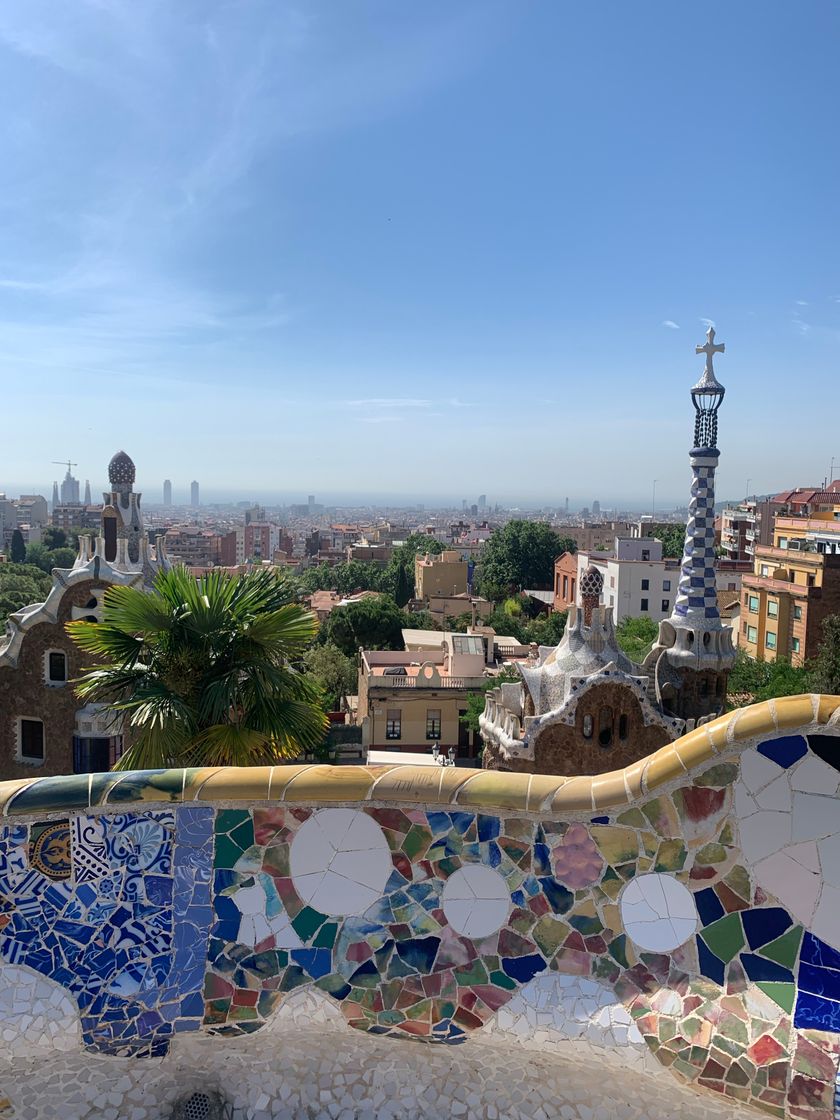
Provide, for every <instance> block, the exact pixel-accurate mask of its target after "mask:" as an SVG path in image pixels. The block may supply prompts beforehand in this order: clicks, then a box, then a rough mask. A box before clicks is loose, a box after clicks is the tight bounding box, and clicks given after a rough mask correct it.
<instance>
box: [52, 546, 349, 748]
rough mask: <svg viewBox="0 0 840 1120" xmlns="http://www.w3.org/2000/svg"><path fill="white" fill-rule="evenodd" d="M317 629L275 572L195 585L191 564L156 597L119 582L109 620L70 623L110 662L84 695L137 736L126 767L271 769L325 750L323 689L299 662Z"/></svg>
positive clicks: (163, 576) (80, 639) (109, 601)
mask: <svg viewBox="0 0 840 1120" xmlns="http://www.w3.org/2000/svg"><path fill="white" fill-rule="evenodd" d="M316 629H317V621H316V619H315V616H314V615H313V614H311V613H310V612H309V611H307V610H305V609H304V608H303V607H301V606H299V605H298V604H297V603H295V602H294V601H293V595H292V591H291V589H290V586H289V584H288V583H287V582H286V580H285V579H283V578H281V577H279V576H277V575H276V574H275V573H273V572H270V571H266V570H262V571H256V572H250V573H248V574H247V575H244V576H229V575H227V574H225V573H222V572H214V571H211V572H209V573H208V574H207V575H205V576H202V577H201V579H195V578H194V577H193V576H191V575H190V573H189V572H188V571H187V569H186V568H184V567H175V568H172V569H170V570H169V571H166V572H161V573H159V574H158V576H157V578H156V579H155V582H154V586H153V590H152V591H151V592H149V593H147V592H144V591H141V590H138V589H137V588H134V587H109V588H108V590H107V591H106V593H105V602H104V610H103V621H102V622H100V623H97V622H85V621H84V620H80V621H78V622H70V623H68V624H67V631H68V633H69V634H70V635H71V636H72V637H73V639H74V640H75V641H76V642H77V643H78V645H79V646H81V648H82V649H83V650H85V651H86V652H87V653H90V654H93V655H95V657H96V658H97V660H99V661H102V662H106V664H104V665H102V664H100V665H98V666H95V667H92V668H90V669H86V671H85V674H84V676H82V677H81V678H79V680H78V681H76V682H75V683H76V692H77V693H78V695H79V696H80V697H82V698H83V699H85V700H90V701H94V702H98V703H104V704H107V705H108V706H109V707H110V708H112V709H114V710H115V711H117V712H123V713H125V715H126V718H127V719H128V723H129V727H130V728H131V729H132V734H131V738H132V739H133V741H132V743H131V746H130V747H129V749H128V750H127V751H126V752H125V754H123V756H122V758H121V759H120V761H119V763H118V764H117V769H120V770H131V769H147V768H150V769H151V768H157V767H167V766H195V765H201V766H254V765H265V764H271V763H275V762H281V761H284V760H287V759H289V758H295V757H297V756H298V755H299V754H300V753H302V752H303V751H304V750H308V749H313V748H314V747H316V746H318V745H319V744H320V743H321V741H322V740H323V738H324V732H325V730H326V726H327V720H326V717H325V715H324V713H323V711H322V710H321V707H320V703H319V701H320V696H319V692H318V689H317V686H316V685H314V684H313V683H312V682H311V680H309V679H307V678H306V677H305V676H303V674H301V673H299V672H298V671H297V670H296V669H295V668H294V667H293V661H294V660H295V659H297V658H299V657H300V656H301V654H302V653H303V651H304V650H305V649H306V647H307V646H308V645H309V644H310V643H311V641H312V639H313V637H314V636H315V632H316Z"/></svg>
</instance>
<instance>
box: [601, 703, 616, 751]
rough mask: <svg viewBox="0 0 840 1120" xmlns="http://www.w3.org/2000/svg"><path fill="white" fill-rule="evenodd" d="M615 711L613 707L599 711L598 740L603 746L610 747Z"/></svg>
mask: <svg viewBox="0 0 840 1120" xmlns="http://www.w3.org/2000/svg"><path fill="white" fill-rule="evenodd" d="M612 725H613V712H612V708H601V710H600V712H599V713H598V742H599V743H600V744H601V746H602V747H608V746H609V745H610V743H612V737H613V726H612Z"/></svg>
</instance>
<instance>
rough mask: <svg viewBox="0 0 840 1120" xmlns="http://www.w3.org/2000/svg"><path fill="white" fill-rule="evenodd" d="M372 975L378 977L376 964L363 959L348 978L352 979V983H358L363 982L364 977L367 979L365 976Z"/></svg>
mask: <svg viewBox="0 0 840 1120" xmlns="http://www.w3.org/2000/svg"><path fill="white" fill-rule="evenodd" d="M373 977H375V978H377V979H378V977H379V969H378V968H377V967H376V965H375V964H374V962H373V961H364V962H363V963H362V964H360V965H359V967H358V968H357V969H356V970H355V971H354V973H353V975H352V976H351V977H350V979H351V980H352V981H354V983H356V984H358V983H360V982H362V983H363V982H364V981H365V979H367V978H373Z"/></svg>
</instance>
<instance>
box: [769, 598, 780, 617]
mask: <svg viewBox="0 0 840 1120" xmlns="http://www.w3.org/2000/svg"><path fill="white" fill-rule="evenodd" d="M767 616H768V618H778V617H779V604H778V603H777V602H776V601H775V599H768V600H767Z"/></svg>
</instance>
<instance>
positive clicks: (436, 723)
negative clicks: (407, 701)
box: [426, 708, 440, 739]
mask: <svg viewBox="0 0 840 1120" xmlns="http://www.w3.org/2000/svg"><path fill="white" fill-rule="evenodd" d="M426 738H427V739H439V738H440V708H427V709H426Z"/></svg>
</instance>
